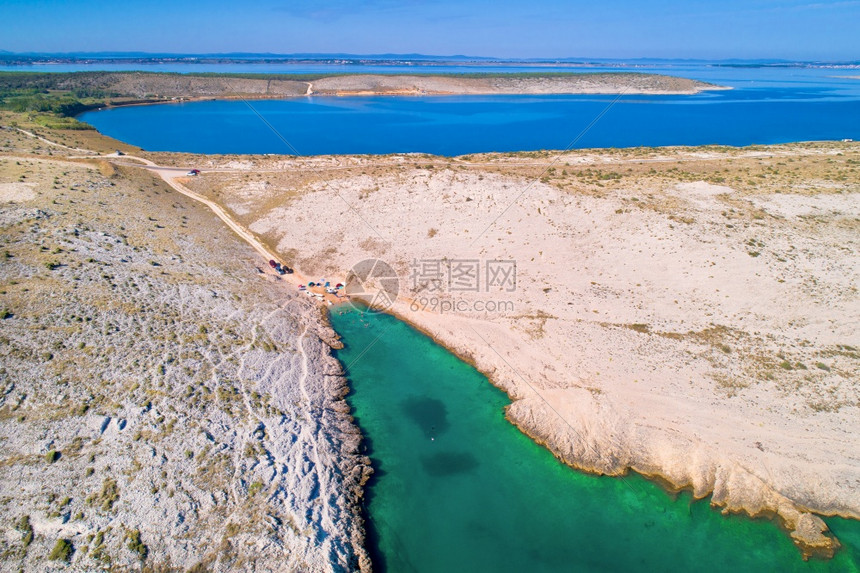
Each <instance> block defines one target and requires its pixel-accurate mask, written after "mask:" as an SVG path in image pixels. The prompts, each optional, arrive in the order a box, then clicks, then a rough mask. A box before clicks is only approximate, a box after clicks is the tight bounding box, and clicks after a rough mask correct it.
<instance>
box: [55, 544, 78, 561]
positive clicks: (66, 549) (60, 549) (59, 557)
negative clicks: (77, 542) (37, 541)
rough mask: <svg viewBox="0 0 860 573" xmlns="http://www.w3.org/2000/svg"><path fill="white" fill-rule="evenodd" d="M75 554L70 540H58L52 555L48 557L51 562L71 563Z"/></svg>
mask: <svg viewBox="0 0 860 573" xmlns="http://www.w3.org/2000/svg"><path fill="white" fill-rule="evenodd" d="M74 552H75V548H74V547H73V546H72V542H71V541H69V540H68V539H58V540H57V543H56V545H54V548H53V549H52V550H51V554H50V555H48V559H50V560H51V561H69V560H70V559H71V558H72V553H74Z"/></svg>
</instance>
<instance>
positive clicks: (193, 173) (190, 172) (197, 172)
mask: <svg viewBox="0 0 860 573" xmlns="http://www.w3.org/2000/svg"><path fill="white" fill-rule="evenodd" d="M186 175H188V176H189V177H194V176H195V175H200V170H199V169H192V170H191V171H189V172H188V173H186Z"/></svg>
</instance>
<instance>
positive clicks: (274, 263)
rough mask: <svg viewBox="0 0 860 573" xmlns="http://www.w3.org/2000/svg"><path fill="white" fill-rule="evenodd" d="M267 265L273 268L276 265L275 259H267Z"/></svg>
mask: <svg viewBox="0 0 860 573" xmlns="http://www.w3.org/2000/svg"><path fill="white" fill-rule="evenodd" d="M269 266H270V267H272V268H273V269H274V268H275V267H277V266H278V263H276V262H275V261H269Z"/></svg>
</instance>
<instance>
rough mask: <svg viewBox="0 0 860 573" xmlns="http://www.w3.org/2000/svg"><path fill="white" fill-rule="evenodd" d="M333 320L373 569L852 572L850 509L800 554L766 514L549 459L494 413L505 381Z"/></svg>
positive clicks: (406, 334)
mask: <svg viewBox="0 0 860 573" xmlns="http://www.w3.org/2000/svg"><path fill="white" fill-rule="evenodd" d="M331 322H332V325H333V327H334V328H335V330H336V331H337V332H338V333H339V334H340V335H341V336H342V337H343V341H344V343H345V347H344V348H343V349H342V350H340V351H338V353H337V356H338V358H339V359H340V361H341V362H342V363H343V364H344V366H345V367H346V368H347V373H348V376H349V380H350V383H351V387H352V390H353V392H352V393H351V395H350V396H349V398H348V399H349V402H350V405H351V406H352V408H353V411H354V414H355V417H356V421H357V423H358V425H359V426H360V427H361V430H362V432H363V434H364V435H365V436H366V438H367V444H368V449H369V455H370V457H371V459H372V460H373V466H374V468H375V470H376V474H375V477H374V479H373V480H372V481H371V482H370V484H369V489H368V498H367V511H368V515H369V524H370V526H371V536H370V539H369V541H370V544H371V547H372V550H373V551H374V552H375V554H374V561H375V565H376V567H377V568H379V569H381V570H387V571H392V572H403V571H416V572H418V571H420V572H431V571H440V572H441V571H445V572H450V571H494V572H503V571H512V572H524V571H692V570H696V571H860V523H858V522H853V521H847V520H838V519H834V520H829V521H828V523H830V524H831V526H832V528H833V529H834V531H836V532H837V534H838V535H839V536H840V539H841V541H842V542H843V544H844V545H845V546H846V547H845V549H844V550H843V551H841V552H840V553H839V554H837V557H836V558H835V559H833V560H832V561H829V562H823V561H811V562H808V563H805V562H804V561H803V560H802V559H801V557H800V553H799V552H798V551H797V550H796V549H795V548H794V546H793V545H792V543H791V542H790V540H789V539H788V537H787V536H786V535H785V534H784V533H782V532H781V531H780V530H779V529H778V528H777V526H776V525H774V524H773V523H771V522H769V521H765V520H751V519H748V518H744V517H740V516H732V517H723V516H722V515H721V514H720V513H719V512H717V511H714V510H712V509H710V507H709V505H708V502H707V501H697V502H694V501H692V500H691V497H690V495H689V494H687V493H682V494H680V495H678V496H677V498H675V499H673V498H672V497H671V496H670V495H668V494H667V493H665V492H664V491H663V490H661V489H660V488H659V487H657V486H656V485H654V484H652V483H650V482H648V481H646V480H644V479H642V478H640V477H637V476H629V477H626V478H624V479H618V478H608V477H596V476H591V475H586V474H582V473H579V472H576V471H574V470H572V469H570V468H568V467H566V466H564V465H562V464H560V463H559V462H558V461H557V460H556V459H555V458H554V457H553V456H552V455H551V454H550V453H549V452H548V451H547V450H545V449H544V448H542V447H540V446H538V445H536V444H535V443H534V442H532V441H531V440H530V439H529V438H527V437H526V436H525V435H523V434H522V433H521V432H519V431H518V430H517V429H516V428H515V427H514V426H513V425H511V424H510V423H508V422H507V421H506V420H505V418H504V407H505V406H506V405H507V404H508V399H507V397H506V396H505V395H504V393H502V392H501V391H499V390H498V389H496V388H494V387H493V386H492V385H491V384H490V383H489V382H488V381H487V379H486V378H484V377H483V376H482V375H481V374H480V373H478V372H477V371H475V370H474V369H473V368H472V367H470V366H468V365H467V364H465V363H463V362H461V361H460V360H459V359H457V358H456V357H454V356H453V355H452V354H450V353H449V352H447V351H446V350H445V349H443V348H441V347H440V346H438V345H436V344H435V343H434V342H433V341H432V340H430V339H429V338H427V337H426V336H424V335H423V334H421V333H419V332H417V331H415V330H414V329H412V328H411V327H409V326H408V325H407V324H405V323H403V322H400V321H398V320H397V319H395V318H393V317H390V316H387V315H379V314H363V313H360V312H358V311H356V310H354V309H351V308H347V307H340V308H335V309H334V310H333V311H332V313H331Z"/></svg>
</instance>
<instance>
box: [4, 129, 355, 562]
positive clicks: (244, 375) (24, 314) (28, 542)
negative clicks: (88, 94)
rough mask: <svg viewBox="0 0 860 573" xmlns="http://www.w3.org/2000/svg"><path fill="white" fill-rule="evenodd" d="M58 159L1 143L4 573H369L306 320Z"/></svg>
mask: <svg viewBox="0 0 860 573" xmlns="http://www.w3.org/2000/svg"><path fill="white" fill-rule="evenodd" d="M69 137H70V138H74V137H84V138H87V137H92V134H80V135H78V134H71V135H70V136H69ZM70 143H72V142H70ZM84 143H85V142H82V141H76V142H74V147H77V146H80V145H83V144H84ZM108 143H109V142H108ZM102 145H104V142H103V143H102ZM71 147H73V146H71V145H70V146H68V147H62V146H58V145H46V144H45V143H44V141H41V140H37V139H34V138H32V137H28V136H26V135H24V134H22V133H20V132H17V131H14V130H10V129H3V130H0V149H3V150H5V151H3V152H2V153H0V515H2V519H0V571H18V570H29V571H37V570H38V571H43V570H52V569H57V570H59V569H65V570H78V571H93V570H97V569H101V568H103V567H104V568H111V569H115V570H139V569H141V568H147V569H149V570H167V569H180V570H187V569H189V568H193V567H196V568H197V570H215V571H227V570H243V571H244V570H248V571H282V570H302V571H305V570H307V571H352V570H356V569H357V568H359V567H360V568H362V569H367V568H369V562H368V559H367V556H366V553H365V550H364V529H363V522H362V519H361V517H360V507H359V505H360V496H361V493H362V485H363V483H364V481H365V479H366V478H367V476H368V475H369V471H370V470H369V466H368V460H367V459H366V458H364V457H362V456H360V455H359V454H358V448H359V444H360V435H359V434H358V431H357V429H356V428H355V426H354V425H353V424H352V420H351V418H350V416H349V414H348V408H347V407H346V405H345V403H344V402H343V401H342V396H343V393H344V391H345V381H344V380H343V378H342V377H341V376H340V373H341V369H340V365H339V363H338V362H337V361H336V360H335V359H334V358H333V357H332V356H331V353H330V348H329V343H335V342H334V338H333V336H334V335H333V332H332V331H331V330H330V329H329V328H328V326H327V325H326V324H325V322H324V321H323V317H322V315H321V314H320V312H319V309H318V308H317V307H316V306H315V305H314V304H312V303H311V302H310V301H308V300H307V298H306V297H298V296H296V294H295V293H294V289H293V288H292V287H288V286H287V285H286V284H285V283H284V282H283V281H281V280H279V279H278V278H277V277H276V276H275V275H273V274H270V273H269V272H268V271H266V272H263V271H262V270H261V269H262V267H263V265H262V264H261V263H262V261H261V260H260V258H259V256H258V255H257V254H256V253H255V252H254V251H253V250H252V249H251V248H250V247H249V246H247V245H246V244H245V243H244V242H242V241H241V240H239V238H238V237H236V236H235V235H233V234H232V233H230V232H229V231H228V230H227V228H226V227H225V226H224V225H223V224H222V223H221V221H219V220H218V219H217V218H216V217H215V216H213V215H212V213H211V212H209V211H208V210H207V209H205V208H202V207H200V206H198V205H197V204H196V203H194V202H193V201H191V200H189V199H186V198H185V197H182V196H181V195H179V194H177V193H175V192H174V191H173V190H171V189H170V188H168V187H167V185H165V183H164V182H162V181H161V180H160V179H159V178H157V177H155V176H153V175H151V174H148V173H146V172H145V171H142V170H140V169H136V168H118V169H114V168H112V167H111V166H110V165H109V164H107V163H106V162H104V161H97V162H86V161H83V160H70V159H64V158H62V157H61V156H71V155H74V154H76V153H77V154H79V152H78V151H76V150H75V149H71ZM48 154H51V155H50V156H49V155H48ZM326 341H328V342H326ZM64 548H67V549H66V550H64ZM51 556H53V557H58V558H59V560H58V561H51V560H50V557H51ZM64 561H69V562H70V564H71V566H67V565H65V563H63V562H64Z"/></svg>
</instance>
